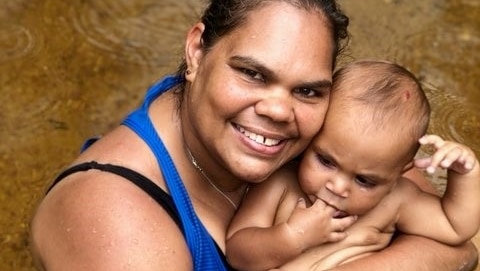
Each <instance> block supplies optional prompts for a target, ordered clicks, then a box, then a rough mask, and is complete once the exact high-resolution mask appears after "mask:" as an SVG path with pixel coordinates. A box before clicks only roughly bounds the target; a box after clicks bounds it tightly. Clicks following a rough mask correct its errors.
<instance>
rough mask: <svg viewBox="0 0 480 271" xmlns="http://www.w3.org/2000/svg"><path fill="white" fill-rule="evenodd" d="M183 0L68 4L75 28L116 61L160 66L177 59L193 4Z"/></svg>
mask: <svg viewBox="0 0 480 271" xmlns="http://www.w3.org/2000/svg"><path fill="white" fill-rule="evenodd" d="M181 2H182V1H180V3H179V1H156V0H143V1H129V0H128V1H127V0H122V1H118V0H115V1H114V0H85V1H80V2H79V3H76V4H74V5H71V9H70V13H71V15H70V18H71V20H72V24H73V25H74V28H75V29H76V30H77V31H78V32H79V33H80V34H81V35H82V36H84V37H86V39H87V41H88V42H89V43H91V44H92V45H93V46H95V47H98V48H99V49H101V50H104V51H106V52H108V53H109V54H111V55H113V56H114V57H115V58H117V59H119V60H121V61H126V62H133V63H137V64H141V65H154V66H159V65H160V66H162V65H165V64H166V63H171V62H172V61H173V60H177V56H172V53H171V52H172V50H173V49H178V48H179V47H178V46H179V45H180V44H182V43H183V38H184V36H185V33H186V29H187V27H188V26H189V24H190V23H191V18H192V17H193V16H192V15H193V14H194V10H195V9H194V5H193V4H190V5H189V4H185V2H186V1H183V2H184V3H181Z"/></svg>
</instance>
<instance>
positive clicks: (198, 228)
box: [122, 76, 228, 271]
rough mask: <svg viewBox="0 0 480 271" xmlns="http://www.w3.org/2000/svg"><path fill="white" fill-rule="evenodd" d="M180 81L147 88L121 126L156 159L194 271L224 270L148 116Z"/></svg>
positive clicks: (167, 80) (166, 80)
mask: <svg viewBox="0 0 480 271" xmlns="http://www.w3.org/2000/svg"><path fill="white" fill-rule="evenodd" d="M182 80H183V78H179V77H176V76H167V77H165V78H164V79H163V80H161V81H159V82H157V83H156V84H154V85H153V86H151V87H150V89H149V90H148V91H147V94H146V96H145V100H144V102H143V104H142V106H141V107H139V108H138V109H137V110H135V111H134V112H132V113H131V114H130V115H129V116H128V117H127V118H126V119H125V120H124V121H123V123H122V124H124V125H125V126H127V127H129V128H130V129H132V130H133V131H134V132H135V133H136V134H137V135H138V136H139V137H140V138H142V139H143V140H144V141H145V143H147V144H148V146H149V147H150V149H151V150H152V152H153V153H154V154H155V157H156V158H157V161H158V164H159V167H160V168H161V169H162V174H163V178H164V179H165V183H166V186H167V189H168V191H169V193H170V195H171V196H172V199H173V202H174V204H175V207H176V208H177V211H178V214H179V215H180V221H181V224H182V229H183V233H184V235H185V239H186V242H187V244H188V247H189V249H190V253H191V254H192V259H193V265H194V270H198V271H205V270H228V268H227V266H226V263H225V262H224V261H223V260H222V257H221V256H220V255H219V251H218V249H217V247H216V245H215V243H214V240H213V239H212V237H211V236H210V234H209V233H208V231H207V229H206V228H205V227H204V226H203V224H202V223H201V221H200V219H199V218H198V216H197V214H196V213H195V210H194V209H193V206H192V202H191V201H190V197H189V196H188V192H187V190H186V188H185V186H184V185H183V181H182V179H181V178H180V176H179V174H178V171H177V169H176V167H175V164H174V163H173V161H172V158H171V157H170V154H169V153H168V151H167V149H166V148H165V145H164V144H163V142H162V140H161V139H160V137H159V135H158V134H157V132H156V131H155V128H154V127H153V124H152V122H151V120H150V117H149V116H148V108H149V106H150V104H151V103H152V102H153V100H155V98H157V97H158V96H159V95H161V94H162V93H164V92H165V91H167V90H169V89H171V88H172V87H174V86H175V85H177V84H179V83H181V82H182ZM222 256H223V255H222Z"/></svg>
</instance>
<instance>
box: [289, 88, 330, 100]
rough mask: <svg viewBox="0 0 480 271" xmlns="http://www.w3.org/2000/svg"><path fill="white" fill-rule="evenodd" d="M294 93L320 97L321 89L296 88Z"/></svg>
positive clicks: (321, 94)
mask: <svg viewBox="0 0 480 271" xmlns="http://www.w3.org/2000/svg"><path fill="white" fill-rule="evenodd" d="M295 93H297V94H300V95H301V96H303V97H308V98H313V97H322V96H323V93H322V91H319V90H316V89H311V88H297V89H295Z"/></svg>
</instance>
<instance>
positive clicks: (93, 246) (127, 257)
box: [30, 171, 193, 271]
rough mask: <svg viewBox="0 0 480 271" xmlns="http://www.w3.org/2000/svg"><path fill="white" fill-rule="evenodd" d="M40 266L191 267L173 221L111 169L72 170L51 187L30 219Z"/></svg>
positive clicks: (53, 269) (76, 270)
mask: <svg viewBox="0 0 480 271" xmlns="http://www.w3.org/2000/svg"><path fill="white" fill-rule="evenodd" d="M31 228H32V230H31V244H30V245H31V247H32V252H33V254H34V259H35V260H36V263H37V265H38V266H40V267H41V268H43V270H48V271H57V270H58V271H61V270H72V271H80V270H105V271H108V270H112V271H113V270H127V269H128V270H139V271H140V270H141V271H149V270H184V271H189V270H192V266H193V265H192V261H191V257H190V253H189V251H188V247H187V246H186V243H185V241H184V238H183V235H182V233H181V231H180V229H179V228H178V226H177V225H176V224H175V223H174V222H173V220H172V219H171V218H170V217H169V216H168V214H167V213H166V212H165V211H164V210H163V209H162V207H161V206H160V205H158V204H157V203H156V202H155V201H154V200H152V199H151V198H150V197H149V196H148V195H147V194H146V193H144V192H143V191H141V190H140V189H138V188H136V187H135V186H134V185H133V184H131V183H130V182H127V181H125V180H123V179H121V177H118V176H114V175H113V174H109V173H103V172H98V171H92V172H85V173H81V174H75V175H72V176H71V177H68V179H65V180H64V181H62V182H61V183H59V184H58V185H57V186H55V187H54V189H52V190H51V191H50V192H49V194H48V195H47V196H46V197H45V198H44V200H43V201H42V203H41V204H40V206H39V208H38V210H37V212H36V214H35V217H34V219H33V221H32V227H31Z"/></svg>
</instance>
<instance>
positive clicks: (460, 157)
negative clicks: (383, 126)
mask: <svg viewBox="0 0 480 271" xmlns="http://www.w3.org/2000/svg"><path fill="white" fill-rule="evenodd" d="M419 143H420V144H422V145H432V146H433V147H434V148H435V153H434V154H433V155H432V156H431V157H426V158H421V159H417V160H415V166H416V167H418V168H421V169H426V170H427V172H428V173H429V174H433V173H434V172H435V170H436V169H437V168H438V167H441V168H443V169H448V170H452V171H454V172H456V173H458V174H467V173H468V172H470V171H471V170H472V169H473V168H474V166H475V165H476V163H477V158H476V157H475V154H474V152H473V151H472V150H471V149H470V148H468V147H467V146H465V145H462V144H460V143H457V142H452V141H445V140H443V139H442V138H441V137H439V136H437V135H425V136H423V137H422V138H420V140H419Z"/></svg>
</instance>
